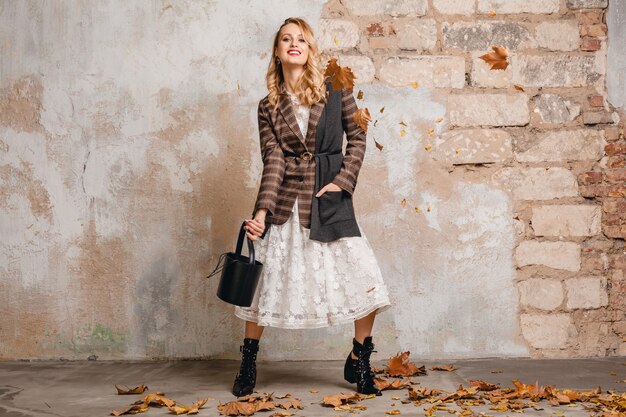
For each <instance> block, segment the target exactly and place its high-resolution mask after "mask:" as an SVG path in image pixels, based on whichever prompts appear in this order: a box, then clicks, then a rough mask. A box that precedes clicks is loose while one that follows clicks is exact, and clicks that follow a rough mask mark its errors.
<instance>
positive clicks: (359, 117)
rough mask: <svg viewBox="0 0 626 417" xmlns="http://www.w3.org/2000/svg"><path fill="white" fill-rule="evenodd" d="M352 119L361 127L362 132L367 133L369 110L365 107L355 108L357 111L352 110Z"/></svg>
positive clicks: (369, 117) (369, 119) (369, 118)
mask: <svg viewBox="0 0 626 417" xmlns="http://www.w3.org/2000/svg"><path fill="white" fill-rule="evenodd" d="M352 119H353V120H354V123H356V124H357V125H358V126H359V127H360V128H361V129H363V131H364V132H366V133H367V125H368V124H369V122H370V121H371V120H372V118H371V116H370V111H369V110H368V109H367V107H364V108H362V109H357V111H355V112H354V116H353V117H352Z"/></svg>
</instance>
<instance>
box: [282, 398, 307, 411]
mask: <svg viewBox="0 0 626 417" xmlns="http://www.w3.org/2000/svg"><path fill="white" fill-rule="evenodd" d="M276 405H277V406H278V407H280V408H284V409H285V410H289V409H290V408H298V409H300V410H302V409H303V408H304V406H303V405H302V402H300V399H299V398H293V399H291V400H289V401H285V402H282V403H278V404H276Z"/></svg>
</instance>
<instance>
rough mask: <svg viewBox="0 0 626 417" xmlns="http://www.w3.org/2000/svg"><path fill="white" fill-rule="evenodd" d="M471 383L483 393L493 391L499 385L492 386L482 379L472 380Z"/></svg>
mask: <svg viewBox="0 0 626 417" xmlns="http://www.w3.org/2000/svg"><path fill="white" fill-rule="evenodd" d="M469 383H470V385H471V386H475V387H478V389H479V390H481V391H491V390H494V389H497V388H498V386H497V385H494V384H490V383H489V382H485V381H483V380H482V379H470V380H469Z"/></svg>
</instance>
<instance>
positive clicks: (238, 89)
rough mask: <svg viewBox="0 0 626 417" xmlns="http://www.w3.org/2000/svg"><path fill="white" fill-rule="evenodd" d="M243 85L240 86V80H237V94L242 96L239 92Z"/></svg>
mask: <svg viewBox="0 0 626 417" xmlns="http://www.w3.org/2000/svg"><path fill="white" fill-rule="evenodd" d="M240 89H241V87H239V80H237V95H238V96H240V95H241V94H240V93H239V91H240Z"/></svg>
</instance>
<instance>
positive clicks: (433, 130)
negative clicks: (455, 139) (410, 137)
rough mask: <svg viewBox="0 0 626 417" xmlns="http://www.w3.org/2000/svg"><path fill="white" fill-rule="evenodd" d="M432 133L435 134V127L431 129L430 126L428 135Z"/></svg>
mask: <svg viewBox="0 0 626 417" xmlns="http://www.w3.org/2000/svg"><path fill="white" fill-rule="evenodd" d="M434 134H435V129H433V128H432V127H431V128H430V129H428V136H432V135H434Z"/></svg>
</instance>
